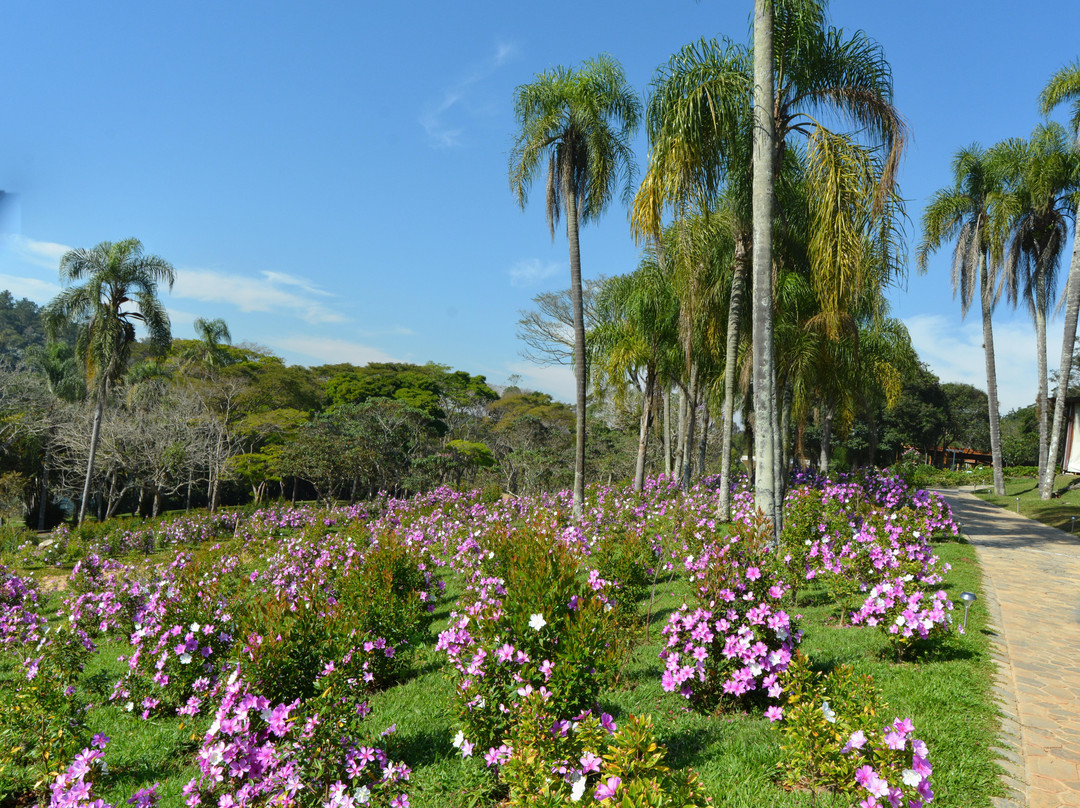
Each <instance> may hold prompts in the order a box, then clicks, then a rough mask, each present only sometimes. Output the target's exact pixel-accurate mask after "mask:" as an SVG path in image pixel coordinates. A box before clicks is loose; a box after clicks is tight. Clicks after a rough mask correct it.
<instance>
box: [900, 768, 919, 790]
mask: <svg viewBox="0 0 1080 808" xmlns="http://www.w3.org/2000/svg"><path fill="white" fill-rule="evenodd" d="M921 782H922V775H921V774H919V773H918V772H917V771H915V770H914V769H904V785H905V786H911V787H912V788H918V787H919V783H921Z"/></svg>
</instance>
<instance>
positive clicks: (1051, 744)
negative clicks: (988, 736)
mask: <svg viewBox="0 0 1080 808" xmlns="http://www.w3.org/2000/svg"><path fill="white" fill-rule="evenodd" d="M938 493H940V494H942V495H943V496H944V497H945V499H946V501H947V502H948V503H949V505H950V506H951V507H952V510H953V518H954V519H955V520H956V521H958V522H959V523H960V524H961V527H962V530H963V533H964V535H966V536H967V537H968V539H969V540H970V541H971V543H972V544H973V545H974V546H975V548H976V552H977V555H978V558H979V564H980V566H981V567H982V571H983V591H982V592H981V593H980V597H981V598H982V599H983V601H984V604H985V605H986V607H987V609H988V611H989V614H990V621H989V625H988V628H989V630H990V631H991V632H993V640H994V642H995V644H996V649H995V652H994V657H995V659H996V660H997V666H998V675H997V684H996V686H995V688H994V689H995V691H996V692H997V696H998V701H999V706H1000V708H1001V711H1002V713H1003V715H1004V719H1003V722H1002V747H1003V748H1001V749H998V750H996V751H997V752H998V754H999V756H1000V758H1001V764H1002V766H1003V767H1004V769H1005V770H1006V772H1007V775H1006V776H1005V778H1004V780H1005V784H1006V786H1007V787H1008V788H1009V791H1010V798H1011V801H1010V800H998V801H997V802H996V803H995V804H996V805H1000V806H1012V805H1023V806H1028V808H1060V807H1061V806H1070V808H1080V538H1078V537H1077V536H1073V535H1070V534H1069V533H1066V532H1064V531H1061V530H1058V529H1056V528H1052V527H1049V526H1047V525H1043V524H1041V523H1039V522H1035V521H1034V520H1031V519H1028V518H1026V517H1024V516H1020V515H1018V514H1014V513H1010V512H1009V511H1007V510H1003V509H1001V508H999V507H997V506H995V505H991V504H989V503H987V502H983V501H982V500H981V499H978V498H976V497H974V496H972V495H971V494H970V493H967V492H965V491H962V490H961V491H948V490H942V491H939V492H938ZM954 597H955V596H954ZM955 602H956V601H955V599H954V603H955ZM1007 747H1011V748H1007Z"/></svg>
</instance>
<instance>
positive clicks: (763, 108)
mask: <svg viewBox="0 0 1080 808" xmlns="http://www.w3.org/2000/svg"><path fill="white" fill-rule="evenodd" d="M772 20H773V5H772V0H754V176H753V218H754V248H753V266H754V279H753V346H754V469H755V473H756V477H755V483H754V502H755V504H756V506H757V508H758V509H759V510H761V512H762V513H764V514H765V515H766V516H768V517H770V518H772V517H773V515H774V514H775V510H776V501H775V494H776V481H775V480H774V479H773V477H774V474H775V469H774V461H773V454H774V441H773V434H772V423H773V413H772V408H773V406H774V405H775V402H776V396H775V395H773V390H772V387H773V375H774V372H773V309H772V307H773V288H772V218H773V211H772V208H773V162H774V150H773V149H774V143H775V139H776V135H775V128H774V123H775V122H774V119H773V106H774V91H773V30H772ZM775 529H776V526H775V525H774V530H775Z"/></svg>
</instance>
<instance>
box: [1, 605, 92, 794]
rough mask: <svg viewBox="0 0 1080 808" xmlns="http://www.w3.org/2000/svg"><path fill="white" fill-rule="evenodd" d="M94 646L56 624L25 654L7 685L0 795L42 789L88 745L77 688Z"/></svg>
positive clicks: (2, 738) (83, 709)
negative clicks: (19, 669) (18, 671)
mask: <svg viewBox="0 0 1080 808" xmlns="http://www.w3.org/2000/svg"><path fill="white" fill-rule="evenodd" d="M93 647H94V646H93V643H92V642H90V640H89V639H88V638H87V637H86V636H85V634H82V633H81V632H78V631H77V630H75V629H72V628H71V627H70V626H66V625H63V624H61V625H60V626H58V627H57V628H56V629H53V630H52V631H49V630H48V629H45V630H43V632H42V636H41V639H40V640H39V641H38V643H37V646H36V647H35V646H27V647H26V649H25V650H24V652H23V653H24V659H23V664H22V667H23V669H24V671H25V673H24V675H22V676H19V677H17V678H16V680H15V683H14V685H13V686H10V685H9V686H8V687H10V688H11V689H10V690H9V692H8V693H6V694H5V696H6V697H7V698H6V699H5V707H4V721H3V723H2V724H0V786H4V787H5V788H4V789H3V790H5V791H11V792H19V791H25V790H35V791H40V790H42V788H43V787H44V786H45V785H46V784H47V783H49V782H50V781H52V780H53V779H55V778H56V777H57V776H59V775H60V771H61V767H62V766H63V765H64V762H65V761H68V760H71V759H72V758H73V757H74V756H75V755H76V753H77V752H78V751H79V750H80V749H82V748H83V747H85V746H86V745H87V743H88V741H89V737H88V736H89V733H88V732H87V729H86V721H85V715H86V710H87V705H86V704H84V703H83V702H82V701H81V700H80V699H79V698H78V696H77V693H76V685H77V684H78V681H79V677H80V675H81V673H82V671H83V668H84V666H85V664H86V660H87V658H88V657H89V656H90V653H91V649H92V648H93ZM27 652H29V653H27ZM5 780H6V782H5Z"/></svg>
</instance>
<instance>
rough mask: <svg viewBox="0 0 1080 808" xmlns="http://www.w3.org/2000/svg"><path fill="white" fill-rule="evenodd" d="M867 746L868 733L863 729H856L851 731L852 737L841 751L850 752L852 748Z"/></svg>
mask: <svg viewBox="0 0 1080 808" xmlns="http://www.w3.org/2000/svg"><path fill="white" fill-rule="evenodd" d="M864 746H866V733H865V732H863V731H862V730H861V729H857V730H855V731H854V732H853V733H851V737H850V738H848V742H847V743H846V744H844V748H843V749H841V750H840V751H841V752H850V751H851V750H852V749H862V748H863V747H864Z"/></svg>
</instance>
